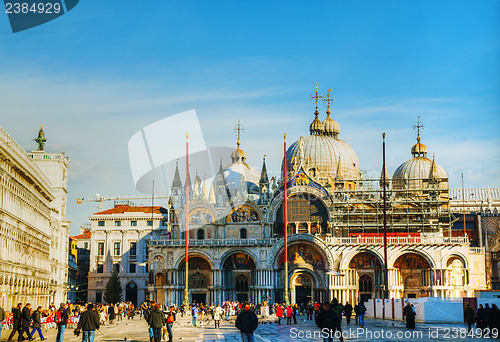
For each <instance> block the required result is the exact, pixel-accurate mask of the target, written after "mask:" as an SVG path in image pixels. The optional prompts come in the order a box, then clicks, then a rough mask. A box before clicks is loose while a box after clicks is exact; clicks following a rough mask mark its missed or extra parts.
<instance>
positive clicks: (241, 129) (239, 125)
mask: <svg viewBox="0 0 500 342" xmlns="http://www.w3.org/2000/svg"><path fill="white" fill-rule="evenodd" d="M244 130H245V129H244V128H243V127H242V126H241V123H240V119H238V124H237V125H236V126H235V127H234V131H235V132H236V135H237V137H238V141H237V142H236V145H238V149H239V148H240V137H241V132H243V131H244Z"/></svg>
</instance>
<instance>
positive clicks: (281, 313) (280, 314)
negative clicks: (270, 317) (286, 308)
mask: <svg viewBox="0 0 500 342" xmlns="http://www.w3.org/2000/svg"><path fill="white" fill-rule="evenodd" d="M276 316H277V317H278V324H279V325H281V317H283V308H282V307H281V305H279V304H278V307H277V308H276Z"/></svg>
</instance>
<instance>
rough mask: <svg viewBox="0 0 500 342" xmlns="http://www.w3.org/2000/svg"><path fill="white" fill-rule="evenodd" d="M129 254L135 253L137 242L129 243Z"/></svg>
mask: <svg viewBox="0 0 500 342" xmlns="http://www.w3.org/2000/svg"><path fill="white" fill-rule="evenodd" d="M130 255H137V242H131V243H130Z"/></svg>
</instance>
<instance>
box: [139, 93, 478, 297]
mask: <svg viewBox="0 0 500 342" xmlns="http://www.w3.org/2000/svg"><path fill="white" fill-rule="evenodd" d="M316 105H317V106H316V111H315V113H314V119H313V121H312V123H311V124H310V126H309V135H308V136H304V137H300V138H299V139H297V140H296V141H295V142H293V143H292V144H291V145H290V146H289V147H288V149H287V151H286V168H285V161H283V163H282V175H284V173H285V172H286V175H287V177H286V179H287V193H286V195H285V192H284V190H285V187H284V177H281V178H280V179H274V178H273V179H269V178H268V174H267V170H266V162H265V160H264V161H263V164H262V167H261V169H260V171H258V170H257V169H256V168H255V167H253V166H251V165H249V164H247V162H246V154H245V152H244V151H243V150H242V148H241V144H240V138H239V137H238V142H237V148H236V149H235V150H234V152H233V153H232V156H231V159H232V160H231V163H230V164H229V165H226V166H223V165H222V163H221V165H220V168H219V172H218V173H217V175H216V176H215V177H214V178H213V179H212V180H210V181H202V180H201V179H200V178H199V177H198V176H196V177H195V178H194V181H193V182H192V184H191V182H182V180H181V177H180V174H179V169H177V170H176V172H175V176H174V179H173V183H172V187H171V201H170V207H169V208H168V209H169V212H170V217H169V225H168V228H166V229H168V233H167V234H165V232H163V233H161V235H160V232H159V231H158V232H154V233H153V235H152V238H151V240H150V241H149V242H148V246H149V260H150V263H151V264H150V266H151V267H150V279H149V284H150V285H149V287H148V291H149V293H150V294H151V297H152V298H151V299H155V300H156V301H158V302H160V303H167V304H177V305H181V304H182V302H183V300H184V288H185V283H184V281H185V263H184V262H185V249H184V243H185V232H184V229H183V227H184V224H183V223H184V221H185V215H188V222H189V230H188V231H189V264H188V265H189V274H188V279H189V280H188V288H189V301H190V302H198V303H199V302H204V303H222V302H223V301H227V300H231V301H232V300H238V301H243V300H250V301H252V302H254V303H258V302H262V301H264V300H267V301H270V302H282V301H283V300H284V292H285V291H289V295H290V300H291V302H293V303H299V304H300V303H306V302H309V301H323V300H327V299H328V300H330V299H332V298H333V297H335V298H338V299H339V300H340V301H341V302H344V303H345V302H346V301H349V302H351V303H352V302H358V301H359V300H367V299H370V298H382V296H383V289H384V269H385V266H386V265H385V262H384V260H385V258H384V238H383V227H384V211H383V199H384V195H383V194H384V187H385V193H386V195H385V199H386V215H385V218H386V227H387V236H388V237H387V269H388V290H389V296H390V298H415V297H422V296H432V297H464V296H473V295H474V292H475V291H479V290H485V289H486V275H485V251H484V248H481V247H470V243H469V239H468V237H467V236H452V234H451V228H450V227H451V224H452V216H451V215H450V194H449V184H448V176H447V174H446V172H445V170H444V169H443V168H442V167H441V166H440V165H439V164H438V163H437V161H436V158H435V156H433V157H432V158H429V156H428V150H427V147H426V146H425V145H424V144H423V143H422V141H421V136H420V123H418V124H417V130H418V134H417V142H416V144H415V145H414V146H413V147H411V148H409V152H410V153H409V157H410V158H409V159H408V160H407V161H405V162H404V163H402V164H401V165H400V166H399V167H398V168H397V169H396V170H395V171H394V173H393V175H392V177H390V176H389V174H388V173H387V170H382V167H381V170H382V171H381V177H380V179H367V178H366V177H364V176H363V173H362V172H361V167H360V163H359V161H358V158H357V156H356V153H355V151H354V150H353V149H352V148H351V147H350V146H349V145H348V144H347V143H346V142H344V141H342V140H341V136H340V125H339V124H338V123H337V122H336V121H334V120H333V119H332V118H331V112H330V103H329V102H328V105H327V111H326V118H324V119H323V120H320V117H319V116H320V113H319V110H318V103H317V102H316ZM285 169H286V171H285ZM384 179H385V181H384ZM186 183H187V185H186ZM186 187H188V188H189V189H188V191H186V190H187V189H186ZM186 192H188V193H189V212H188V213H186V211H185V206H186V202H187V201H186ZM285 197H286V198H287V206H288V210H287V221H288V224H287V227H285V226H284V209H283V204H284V199H285ZM285 229H287V233H288V234H287V235H288V239H287V241H288V263H289V267H288V274H285V271H284V246H285V241H284V231H285ZM285 278H288V288H286V289H285Z"/></svg>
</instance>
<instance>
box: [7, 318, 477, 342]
mask: <svg viewBox="0 0 500 342" xmlns="http://www.w3.org/2000/svg"><path fill="white" fill-rule="evenodd" d="M297 318H298V319H297V321H298V324H296V325H288V326H287V325H277V324H275V323H265V324H260V325H259V328H258V329H257V330H256V331H255V341H258V342H291V341H304V342H316V341H322V338H321V336H319V333H320V332H319V330H318V329H317V328H316V326H315V324H314V323H313V321H306V320H305V316H298V317H297ZM234 320H235V317H232V318H231V319H230V321H229V322H226V321H222V322H221V325H220V326H221V328H220V329H215V328H214V325H213V322H210V323H209V322H207V321H204V322H203V323H202V324H200V325H199V326H197V327H193V326H192V325H191V323H190V322H191V320H190V317H180V316H178V320H177V322H176V323H175V324H174V329H173V330H174V341H176V342H177V341H181V342H184V341H186V342H197V341H241V337H240V334H239V332H238V331H237V330H236V328H235V327H234ZM282 322H283V320H282ZM285 322H286V320H285ZM352 324H354V322H353V321H351V326H348V325H346V324H345V320H344V322H343V326H342V329H343V331H344V334H345V335H344V336H345V338H344V339H345V340H346V341H349V340H351V341H354V340H356V341H373V340H377V341H433V342H434V341H435V342H438V341H454V342H456V341H458V340H460V341H477V340H478V339H479V337H478V336H477V335H474V336H467V334H466V329H465V325H445V324H421V323H417V329H415V331H409V330H407V329H406V328H405V323H404V322H400V321H384V320H380V319H367V320H366V323H365V328H366V329H359V328H360V327H359V326H355V325H352ZM358 329H359V330H358ZM43 333H44V335H45V337H46V338H48V340H49V341H54V340H55V337H56V333H57V331H56V329H49V330H48V331H47V332H45V331H44V332H43ZM8 334H10V330H3V331H2V338H1V341H2V342H4V341H7V337H8ZM405 334H406V335H405ZM35 336H36V337H37V339H36V340H35V342H36V341H39V338H38V335H35ZM148 336H149V335H148V330H147V325H146V322H145V321H144V320H143V319H137V318H136V319H134V320H123V321H121V322H117V323H115V324H112V325H109V326H105V327H101V329H100V331H98V332H96V338H95V341H96V342H100V341H102V342H118V341H127V342H149V337H148ZM334 340H335V341H338V339H336V338H335V339H334ZM64 341H68V342H77V341H81V336H80V337H76V336H74V335H73V329H67V330H66V333H65V335H64Z"/></svg>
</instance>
